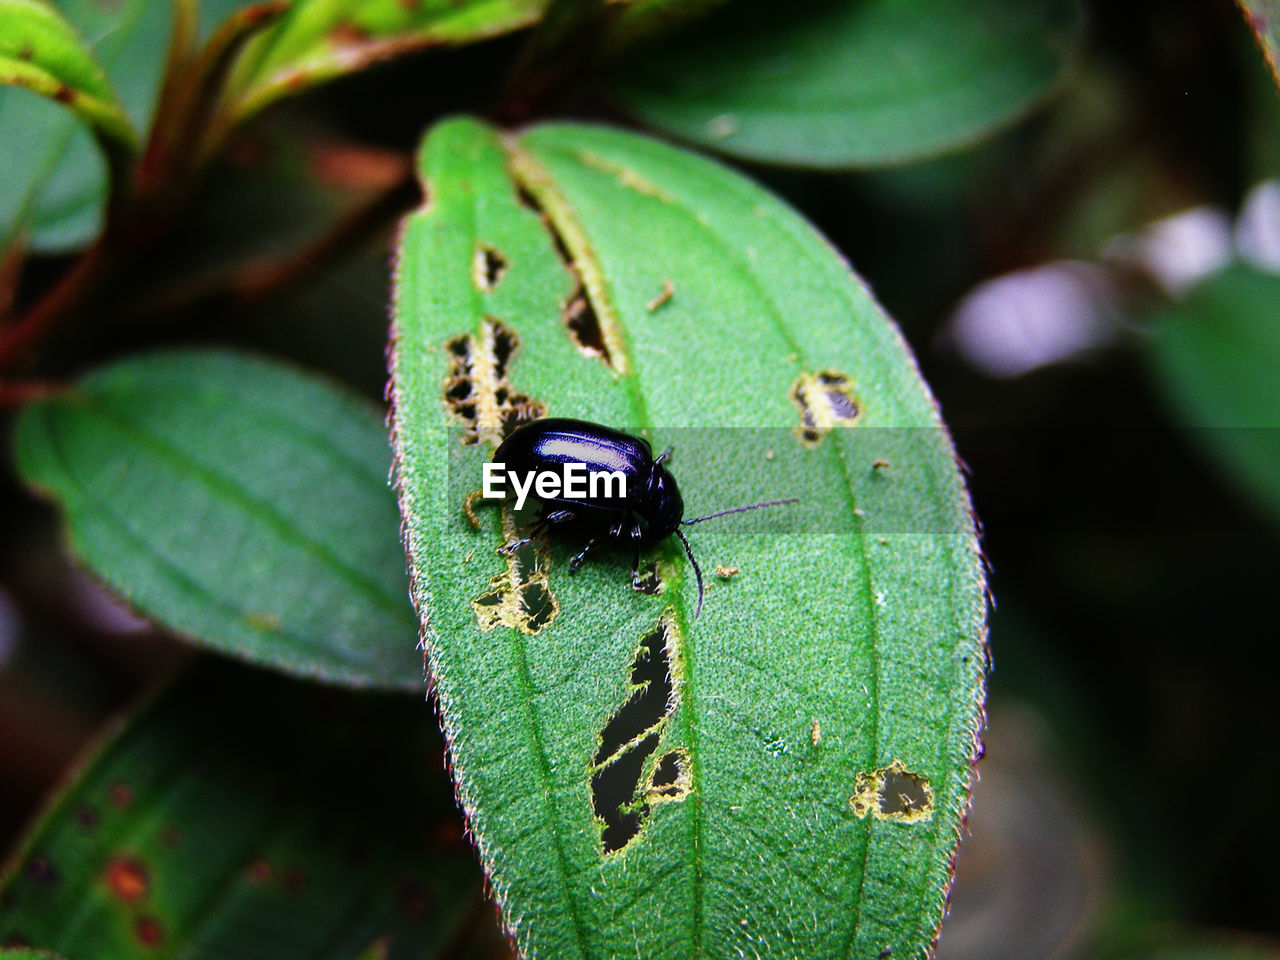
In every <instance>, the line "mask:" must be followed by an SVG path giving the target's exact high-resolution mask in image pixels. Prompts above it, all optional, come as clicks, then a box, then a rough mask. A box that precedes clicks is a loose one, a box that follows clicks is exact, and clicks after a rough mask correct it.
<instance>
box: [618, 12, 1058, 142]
mask: <svg viewBox="0 0 1280 960" xmlns="http://www.w3.org/2000/svg"><path fill="white" fill-rule="evenodd" d="M753 3H754V6H753V5H752V4H753ZM1078 24H1079V16H1078V11H1077V9H1076V5H1075V2H1074V0H1030V2H1028V0H978V2H973V0H866V2H860V3H848V2H843V0H840V2H834V0H823V2H820V3H817V4H814V3H799V4H797V3H789V4H788V3H776V2H773V0H748V2H747V3H746V4H745V5H744V4H743V3H734V4H731V5H729V6H727V7H726V8H725V9H724V10H723V11H721V12H720V13H718V14H717V15H715V16H713V17H711V18H709V19H708V20H706V21H705V22H704V23H702V24H700V25H699V27H698V28H697V29H696V30H695V31H693V32H692V33H690V34H689V35H688V36H687V37H684V38H680V39H677V40H675V41H674V42H673V43H672V44H671V45H669V46H666V47H663V48H660V49H655V50H654V51H652V53H651V54H650V55H649V56H646V57H644V58H642V59H641V60H639V61H638V62H636V63H634V64H632V65H631V67H630V68H629V69H628V70H627V71H626V72H624V73H623V74H622V75H621V76H620V77H619V78H618V80H617V83H616V92H617V95H618V97H619V98H620V99H621V101H622V104H623V105H624V106H625V107H626V108H628V109H629V110H631V111H633V112H634V113H635V114H636V115H638V116H639V117H640V118H642V119H643V120H644V121H646V122H647V123H651V124H654V125H655V126H658V127H661V128H662V129H664V130H669V131H671V132H673V133H675V134H678V135H679V136H681V137H685V138H687V139H689V140H692V141H694V142H695V143H701V144H705V145H707V146H711V147H714V148H715V149H717V150H720V151H723V152H725V153H729V154H732V155H734V156H738V157H744V158H747V159H751V160H761V161H765V162H769V163H779V164H787V165H794V166H805V167H876V166H884V165H889V164H898V163H905V162H908V161H911V160H916V159H919V158H921V157H927V156H933V155H935V154H939V153H943V152H945V151H948V150H953V149H956V148H958V147H962V146H965V145H967V144H970V143H973V142H975V141H978V140H981V139H983V138H984V137H986V136H989V135H990V134H991V133H993V132H994V131H995V130H997V129H998V128H1000V127H1002V126H1005V125H1007V124H1009V123H1011V122H1013V121H1014V120H1016V119H1017V118H1018V117H1020V116H1022V115H1023V114H1025V113H1026V112H1027V111H1028V110H1029V109H1031V108H1032V107H1033V106H1034V105H1035V104H1036V103H1037V102H1038V101H1040V100H1041V99H1042V98H1043V97H1044V96H1045V95H1046V93H1047V92H1048V91H1049V89H1050V88H1051V87H1052V86H1053V84H1054V82H1055V81H1056V80H1057V78H1058V76H1059V75H1060V74H1061V73H1062V69H1063V64H1064V61H1065V60H1066V58H1067V54H1068V51H1069V50H1070V48H1071V45H1072V42H1073V40H1074V38H1075V35H1076V33H1077V29H1078Z"/></svg>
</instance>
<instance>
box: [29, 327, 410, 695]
mask: <svg viewBox="0 0 1280 960" xmlns="http://www.w3.org/2000/svg"><path fill="white" fill-rule="evenodd" d="M16 442H17V451H18V465H19V470H20V472H21V473H22V475H23V477H24V479H26V481H27V482H28V483H31V484H33V485H35V486H37V487H39V488H41V489H43V490H45V491H47V492H48V493H50V494H51V495H52V496H54V497H55V498H56V499H57V500H58V502H59V503H60V504H61V506H62V507H63V508H64V509H65V510H66V514H67V521H68V524H69V526H70V529H71V537H72V542H73V544H74V545H75V548H76V551H77V553H78V554H79V555H80V556H81V557H82V558H83V559H84V561H85V562H86V563H87V564H88V565H89V566H90V568H92V569H93V570H94V571H95V572H96V573H97V574H98V575H99V576H101V577H102V578H103V579H105V580H106V581H107V582H108V583H109V584H111V585H112V586H113V587H115V588H116V589H117V590H119V591H120V592H121V593H122V594H124V596H125V597H127V598H128V599H129V600H130V602H132V603H133V604H135V605H136V606H137V607H138V608H139V609H141V610H142V611H143V612H145V613H147V614H148V615H150V616H152V617H154V618H155V619H157V620H158V621H160V622H161V623H162V624H164V625H165V626H167V627H169V628H170V629H172V630H175V631H177V632H178V633H181V634H184V635H186V636H188V637H190V638H191V639H192V640H195V641H197V642H200V643H204V644H207V645H209V646H211V647H213V648H215V649H217V650H220V651H222V652H225V653H231V654H234V655H235V656H239V657H243V658H246V659H251V660H254V661H255V662H258V663H261V664H266V665H270V666H274V667H276V668H278V669H282V670H287V671H290V672H294V673H300V674H304V675H307V676H312V677H316V678H318V679H324V680H329V681H333V682H339V683H348V684H354V685H373V686H380V687H399V688H402V689H406V690H417V689H421V683H422V679H421V677H422V672H421V664H420V657H419V656H418V654H417V652H416V651H415V650H414V637H415V634H416V630H415V627H414V622H413V615H412V611H411V610H410V608H409V604H408V603H407V601H406V599H405V588H406V581H405V575H404V555H403V551H402V550H401V547H400V545H399V544H398V543H397V542H396V528H397V519H396V513H395V504H394V501H393V499H392V496H391V493H390V491H389V490H388V489H387V472H388V465H389V461H390V454H389V451H388V450H387V441H386V432H385V429H384V427H383V425H382V418H381V417H380V416H379V414H378V413H377V411H376V410H375V409H373V408H372V407H370V406H368V405H366V404H365V403H364V402H363V401H361V400H359V399H358V398H356V397H354V396H352V395H350V394H348V393H346V392H344V391H342V390H340V389H338V388H337V387H336V386H333V385H330V384H327V383H323V382H320V381H318V380H316V379H314V378H311V377H308V376H305V375H303V374H301V373H298V372H295V371H292V370H290V369H287V368H284V367H281V366H279V365H276V364H273V363H270V362H267V361H265V360H260V359H254V358H251V357H247V356H242V355H237V354H234V353H224V352H208V353H172V354H160V355H155V356H150V357H144V358H140V359H135V360H129V361H125V362H122V363H119V364H117V365H115V366H112V367H109V368H107V369H105V370H102V371H100V372H98V373H96V374H94V375H92V376H90V377H88V378H86V379H85V380H84V381H83V382H82V383H81V384H80V385H79V387H78V388H77V389H76V391H75V392H74V393H73V394H71V395H70V396H67V397H65V398H62V399H50V400H46V401H42V402H40V403H37V404H33V405H31V406H29V407H28V408H27V409H26V410H25V411H24V413H23V416H22V418H21V420H20V422H19V424H18V427H17V437H16Z"/></svg>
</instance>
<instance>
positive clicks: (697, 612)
mask: <svg viewBox="0 0 1280 960" xmlns="http://www.w3.org/2000/svg"><path fill="white" fill-rule="evenodd" d="M676 536H677V537H679V538H680V542H681V543H683V544H684V552H685V556H687V557H688V558H689V562H690V563H692V564H693V575H694V576H695V577H696V578H697V580H698V609H697V610H695V611H694V614H693V619H695V620H697V619H698V617H699V616H701V615H702V568H701V567H699V566H698V561H697V560H695V559H693V549H692V548H691V547H690V546H689V541H688V540H687V539H686V538H685V535H684V534H683V533H681V532H680V529H679V528H678V527H677V528H676Z"/></svg>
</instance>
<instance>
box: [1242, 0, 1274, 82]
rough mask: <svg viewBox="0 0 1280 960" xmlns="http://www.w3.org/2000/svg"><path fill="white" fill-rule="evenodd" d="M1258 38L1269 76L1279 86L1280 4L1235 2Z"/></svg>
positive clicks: (1270, 0)
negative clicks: (1268, 68) (1269, 69)
mask: <svg viewBox="0 0 1280 960" xmlns="http://www.w3.org/2000/svg"><path fill="white" fill-rule="evenodd" d="M1236 2H1237V3H1238V4H1239V5H1240V10H1241V12H1242V13H1243V14H1244V17H1245V19H1246V20H1247V21H1248V22H1249V27H1250V29H1252V30H1253V33H1254V36H1256V37H1257V38H1258V44H1259V45H1260V46H1261V47H1262V52H1263V55H1264V56H1266V58H1267V64H1268V65H1269V66H1270V67H1271V75H1272V76H1273V77H1275V79H1276V83H1278V84H1280V3H1277V2H1276V0H1236Z"/></svg>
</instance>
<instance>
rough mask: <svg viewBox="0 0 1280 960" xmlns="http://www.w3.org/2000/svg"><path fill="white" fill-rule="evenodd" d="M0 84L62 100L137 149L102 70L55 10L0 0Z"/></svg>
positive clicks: (32, 0)
mask: <svg viewBox="0 0 1280 960" xmlns="http://www.w3.org/2000/svg"><path fill="white" fill-rule="evenodd" d="M0 83H9V84H14V85H16V86H22V87H27V88H28V89H31V90H34V91H35V92H37V93H40V94H43V95H44V96H46V97H52V98H53V99H55V100H57V101H59V102H61V103H66V104H68V105H69V106H70V108H71V109H72V110H73V111H74V112H75V113H76V115H77V116H79V117H80V118H81V119H83V120H85V121H86V122H88V123H91V124H93V125H94V126H95V127H97V128H98V129H99V130H101V131H102V132H103V134H104V135H106V136H107V137H110V138H112V139H115V140H119V141H121V142H122V143H123V144H125V145H126V146H127V147H130V148H136V147H137V139H138V138H137V134H136V133H135V132H134V130H133V128H132V127H131V126H130V125H129V119H128V117H126V116H125V114H124V110H123V109H122V108H121V107H120V105H119V104H118V103H117V102H116V98H115V93H114V92H113V91H112V89H111V85H110V84H109V83H107V78H106V75H105V74H104V73H103V71H102V68H101V67H100V66H98V64H97V63H95V62H94V60H93V57H91V56H90V55H89V51H88V50H86V49H85V48H84V46H83V45H82V44H81V41H80V38H79V37H78V36H76V32H75V30H73V29H72V28H71V26H70V25H69V24H68V23H67V22H66V21H65V20H63V19H62V18H61V17H60V16H59V15H58V13H57V11H56V10H55V9H54V8H53V7H51V6H49V5H47V4H45V3H39V2H36V0H0Z"/></svg>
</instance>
